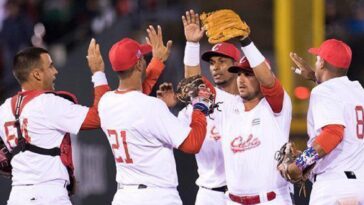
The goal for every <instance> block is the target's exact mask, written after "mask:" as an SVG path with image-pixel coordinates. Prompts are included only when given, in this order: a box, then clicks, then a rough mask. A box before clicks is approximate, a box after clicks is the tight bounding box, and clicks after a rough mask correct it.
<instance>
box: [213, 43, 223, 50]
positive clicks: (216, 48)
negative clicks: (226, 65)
mask: <svg viewBox="0 0 364 205" xmlns="http://www.w3.org/2000/svg"><path fill="white" fill-rule="evenodd" d="M221 45H222V44H221V43H219V44H216V45H214V47H212V51H217V50H219V47H220V46H221Z"/></svg>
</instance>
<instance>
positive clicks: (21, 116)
mask: <svg viewBox="0 0 364 205" xmlns="http://www.w3.org/2000/svg"><path fill="white" fill-rule="evenodd" d="M87 60H88V64H89V67H90V70H91V72H92V73H93V76H92V81H93V83H94V86H95V98H94V104H93V106H92V107H91V108H88V107H85V106H81V105H77V104H75V103H74V102H72V101H70V100H69V99H72V95H71V94H68V93H65V92H56V91H54V80H55V78H56V75H57V73H58V71H57V70H56V68H55V67H54V65H53V62H52V59H51V57H50V55H49V53H48V51H47V50H45V49H43V48H36V47H31V48H26V49H24V50H22V51H20V52H19V53H18V54H17V55H16V56H15V57H14V65H13V73H14V76H15V78H16V79H17V80H18V82H19V84H20V86H21V89H22V91H21V92H19V93H18V94H17V95H16V96H14V97H12V98H9V99H7V100H6V101H5V102H4V104H2V105H1V106H0V116H1V118H0V137H1V140H2V141H3V142H4V143H5V145H6V148H7V149H8V150H10V151H11V153H12V159H11V165H12V190H11V193H10V197H9V200H8V205H28V204H42V205H48V204H54V205H70V204H71V202H70V200H69V197H68V193H67V190H66V186H67V185H68V184H69V183H70V178H69V173H68V166H72V162H70V164H69V161H67V160H69V158H67V157H71V156H70V155H71V153H68V156H66V159H65V158H64V157H63V156H64V155H62V154H63V153H64V152H65V151H64V150H63V149H60V146H61V143H63V141H64V139H67V135H68V133H71V134H77V133H78V131H79V130H80V129H91V128H97V127H99V118H98V116H97V103H98V101H99V99H100V97H101V96H102V95H103V94H104V93H105V92H106V91H107V90H109V87H108V85H107V81H106V77H105V74H104V62H103V59H102V56H101V54H100V50H99V45H98V44H97V43H96V42H95V40H94V39H92V40H91V42H90V45H89V48H88V55H87ZM68 145H70V144H68ZM61 156H62V157H61ZM64 160H66V161H67V162H65V161H64ZM71 160H72V159H71ZM65 164H67V165H68V166H67V167H66V166H65Z"/></svg>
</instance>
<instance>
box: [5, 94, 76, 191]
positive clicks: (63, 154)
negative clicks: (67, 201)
mask: <svg viewBox="0 0 364 205" xmlns="http://www.w3.org/2000/svg"><path fill="white" fill-rule="evenodd" d="M47 93H52V94H54V95H57V96H59V97H62V98H64V99H66V100H69V101H72V102H74V103H77V99H76V98H75V96H74V95H73V94H71V93H68V92H64V91H60V92H52V91H27V92H23V93H19V94H17V95H15V96H13V97H12V99H11V106H12V110H13V113H14V115H15V117H16V120H17V122H18V123H17V125H16V126H17V129H18V130H19V131H18V139H19V140H18V145H17V146H16V147H14V148H13V150H12V152H11V153H10V154H11V156H10V157H11V158H12V157H14V156H15V155H16V154H18V153H20V152H22V151H25V150H27V151H31V152H34V153H37V154H42V155H50V156H60V158H61V161H62V163H63V164H64V165H65V166H66V168H67V171H68V175H69V178H70V184H69V185H68V186H67V190H68V192H69V194H70V195H72V194H74V192H75V182H76V180H75V176H74V166H73V160H72V146H71V137H70V134H69V133H66V134H65V136H64V138H63V140H62V142H61V144H60V147H59V148H58V147H54V148H51V149H45V148H42V147H38V146H36V145H32V144H30V143H29V142H27V141H26V140H25V138H24V137H23V136H22V132H21V128H20V123H19V119H18V118H19V115H20V114H21V111H22V109H23V108H24V107H25V105H26V104H27V103H28V102H30V101H31V100H32V99H34V98H35V97H37V96H39V95H41V94H47ZM20 97H21V98H24V100H20V101H19V98H20ZM10 160H11V159H10Z"/></svg>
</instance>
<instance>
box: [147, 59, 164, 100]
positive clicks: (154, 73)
mask: <svg viewBox="0 0 364 205" xmlns="http://www.w3.org/2000/svg"><path fill="white" fill-rule="evenodd" d="M164 67H165V65H164V63H163V62H162V61H161V60H159V59H158V58H152V60H151V61H150V63H149V65H148V67H147V70H146V78H145V80H144V81H143V85H142V86H143V93H144V94H146V95H149V94H150V93H151V92H152V90H153V87H154V85H155V84H156V83H157V81H158V78H159V76H160V75H161V74H162V72H163V70H164Z"/></svg>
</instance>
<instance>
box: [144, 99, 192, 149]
mask: <svg viewBox="0 0 364 205" xmlns="http://www.w3.org/2000/svg"><path fill="white" fill-rule="evenodd" d="M150 114H151V115H152V116H151V117H150V118H149V119H154V120H153V122H150V126H149V132H150V133H152V134H153V135H155V137H156V138H157V139H159V140H160V141H161V142H163V143H165V144H167V145H170V146H172V147H174V148H178V147H179V146H180V145H181V144H182V142H183V141H184V140H185V139H186V138H187V136H188V134H189V132H190V130H191V128H190V127H189V126H188V125H184V123H183V122H181V121H180V120H179V119H178V118H177V117H176V116H174V115H173V114H172V113H171V112H170V111H169V109H168V107H167V106H166V105H165V103H164V102H162V101H161V100H159V99H157V100H156V103H155V104H154V107H153V109H152V110H151V112H150Z"/></svg>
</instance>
